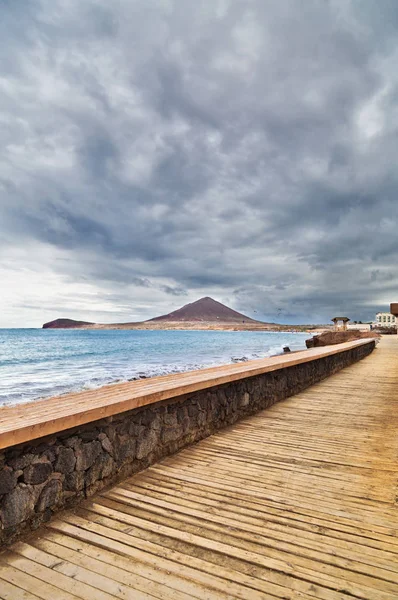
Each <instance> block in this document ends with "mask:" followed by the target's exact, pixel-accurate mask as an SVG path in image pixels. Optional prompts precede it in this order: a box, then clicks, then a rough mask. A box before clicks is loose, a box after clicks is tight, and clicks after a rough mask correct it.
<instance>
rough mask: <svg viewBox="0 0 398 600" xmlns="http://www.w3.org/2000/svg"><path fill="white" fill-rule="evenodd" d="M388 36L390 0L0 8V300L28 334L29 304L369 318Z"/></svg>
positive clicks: (393, 146)
mask: <svg viewBox="0 0 398 600" xmlns="http://www.w3.org/2000/svg"><path fill="white" fill-rule="evenodd" d="M397 27H398V6H397V4H396V2H395V1H393V0H381V2H380V3H377V4H376V3H374V2H372V1H370V0H369V2H368V1H366V0H363V1H361V2H359V1H357V0H352V1H350V0H330V1H325V2H319V1H318V0H316V1H315V0H282V1H278V2H272V1H265V2H264V1H262V0H251V1H247V0H246V1H244V2H243V1H240V0H235V1H234V2H231V1H229V0H218V1H215V2H212V3H209V2H196V1H193V0H192V1H191V0H187V1H186V2H177V1H174V0H154V1H153V2H150V3H148V2H144V1H141V0H135V1H134V2H127V0H126V1H121V2H118V3H117V4H116V5H114V6H113V5H112V4H109V3H106V2H104V1H103V0H90V1H89V2H86V3H83V4H82V3H79V2H75V1H72V2H69V3H65V2H62V1H61V0H52V2H50V1H49V0H41V1H40V2H37V3H34V4H28V5H26V6H25V5H24V7H22V5H21V4H19V3H11V2H5V3H3V6H2V20H1V22H0V34H1V40H2V42H1V43H2V57H1V63H0V92H1V94H0V115H1V116H0V140H1V148H2V153H1V158H0V202H1V204H0V253H1V257H2V260H3V265H7V277H8V278H9V281H10V285H9V290H10V291H9V296H8V297H7V299H6V300H5V301H6V302H7V303H8V304H10V303H11V304H12V303H13V300H12V298H13V296H12V290H13V285H15V301H14V306H15V307H17V306H18V307H19V309H18V310H21V313H24V314H25V315H26V317H24V318H26V320H27V321H29V319H30V320H32V319H33V318H36V315H34V310H33V308H32V306H34V303H32V302H31V301H30V296H31V295H33V296H34V298H35V301H37V302H39V303H40V302H41V300H40V298H42V306H44V305H46V302H47V303H48V304H49V303H50V302H53V305H54V306H56V307H57V310H59V311H62V307H64V310H63V313H65V314H63V315H62V316H68V314H67V313H68V312H69V313H70V314H73V315H76V314H77V313H78V312H79V311H81V313H82V317H84V314H83V313H84V311H85V310H87V312H90V314H93V315H94V316H93V317H92V318H93V319H95V318H96V317H98V320H100V319H101V317H102V318H104V319H105V318H107V315H109V314H116V315H118V318H120V319H125V320H126V315H127V316H129V306H131V307H132V308H131V313H132V318H133V317H134V318H144V317H150V316H153V315H154V314H156V313H157V312H168V311H169V310H171V309H173V308H177V307H178V299H179V296H181V298H184V297H185V296H187V298H186V301H191V300H194V299H196V297H198V296H199V295H213V296H215V297H217V298H218V299H220V300H222V301H225V302H230V303H231V304H233V306H234V307H235V308H238V309H241V310H245V311H247V312H250V314H252V315H255V316H257V317H263V318H268V319H270V320H277V317H279V318H282V319H284V320H285V321H287V320H291V321H294V320H300V321H306V322H309V321H312V320H318V321H326V320H327V319H328V318H329V317H330V316H332V315H331V313H337V312H345V313H349V316H352V318H362V319H365V318H371V317H372V316H373V312H374V311H375V310H376V309H381V308H386V306H387V304H388V302H389V301H390V300H394V293H395V289H396V288H397V284H398V277H397V273H396V270H395V268H394V265H395V262H396V259H397V247H396V231H397V221H398V203H397V202H396V198H397V192H398V181H397V179H398V176H397V174H396V156H397V150H398V142H397V139H398V138H397V128H398V113H397V110H396V106H397V98H398V76H397V74H396V64H397V59H398V42H397V39H398V37H397ZM24 252H25V254H24ZM27 265H30V266H29V269H30V272H31V273H34V274H37V278H36V281H37V283H36V286H37V287H35V284H34V280H35V277H34V276H33V275H32V282H31V283H30V284H29V285H31V286H32V288H31V289H27V288H26V286H27V285H28V283H27V281H25V282H24V285H25V288H26V294H27V298H26V299H22V300H21V297H20V296H21V293H20V291H18V289H19V288H18V285H19V283H18V282H19V281H21V278H23V275H22V270H23V269H25V270H26V269H27V268H28V267H27ZM4 268H6V266H4ZM12 273H14V275H12ZM40 273H41V275H40ZM41 277H42V278H44V279H43V281H44V280H45V281H48V284H47V285H48V286H49V287H51V286H52V285H53V283H52V281H53V278H54V277H56V278H57V286H59V300H58V301H57V302H56V303H55V301H54V300H53V299H52V300H51V299H50V300H48V298H47V299H46V298H44V295H45V294H47V295H48V289H49V287H44V288H43V291H42V292H40V289H39V282H40V278H41ZM43 285H44V284H43ZM82 286H83V287H82ZM84 286H90V287H89V288H87V287H84ZM397 293H398V292H397ZM72 296H73V298H75V299H76V298H77V297H79V298H80V301H79V303H76V302H77V301H76V300H75V303H74V304H73V306H72V304H71V297H72ZM93 297H95V299H96V302H97V304H96V305H95V307H94V305H93ZM173 298H174V300H173ZM171 300H172V301H171ZM184 301H185V300H184ZM46 310H47V309H46ZM255 311H256V312H255ZM37 314H39V312H38V313H37ZM37 318H39V317H37ZM4 324H6V323H4Z"/></svg>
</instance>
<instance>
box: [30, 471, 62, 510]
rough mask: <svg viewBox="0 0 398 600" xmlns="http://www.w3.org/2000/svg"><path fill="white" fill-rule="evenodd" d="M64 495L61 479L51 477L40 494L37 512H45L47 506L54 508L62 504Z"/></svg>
mask: <svg viewBox="0 0 398 600" xmlns="http://www.w3.org/2000/svg"><path fill="white" fill-rule="evenodd" d="M61 496H62V483H61V481H60V480H59V479H51V480H50V481H49V482H48V483H46V485H45V486H44V488H43V489H42V492H41V494H40V497H39V500H38V502H37V505H36V511H37V512H43V511H45V510H46V509H47V508H54V507H56V506H57V505H59V504H60V500H61Z"/></svg>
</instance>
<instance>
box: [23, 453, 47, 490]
mask: <svg viewBox="0 0 398 600" xmlns="http://www.w3.org/2000/svg"><path fill="white" fill-rule="evenodd" d="M52 472H53V468H52V465H51V463H50V461H49V460H47V458H40V459H38V460H36V462H34V463H32V464H31V465H29V466H28V467H26V469H25V470H24V473H23V477H24V482H25V483H31V484H33V485H38V484H39V483H44V482H45V481H47V479H48V478H49V477H50V475H51V473H52Z"/></svg>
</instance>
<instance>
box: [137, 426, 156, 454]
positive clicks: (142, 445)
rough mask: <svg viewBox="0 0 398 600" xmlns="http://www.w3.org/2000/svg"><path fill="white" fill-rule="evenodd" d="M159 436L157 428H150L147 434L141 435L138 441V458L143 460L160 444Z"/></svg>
mask: <svg viewBox="0 0 398 600" xmlns="http://www.w3.org/2000/svg"><path fill="white" fill-rule="evenodd" d="M158 440H159V436H158V435H157V434H156V432H155V430H153V429H150V430H149V431H148V432H147V433H146V435H144V436H143V437H141V438H140V439H139V440H138V441H137V454H136V456H137V458H138V460H142V459H143V458H145V457H146V456H148V454H150V453H151V452H153V451H154V450H155V449H156V447H157V445H158Z"/></svg>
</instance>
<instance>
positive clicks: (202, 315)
mask: <svg viewBox="0 0 398 600" xmlns="http://www.w3.org/2000/svg"><path fill="white" fill-rule="evenodd" d="M150 321H173V322H177V321H206V322H210V323H258V321H255V320H254V319H251V318H250V317H247V316H246V315H243V314H242V313H239V312H237V311H236V310H233V309H232V308H229V307H228V306H225V304H221V302H217V300H213V298H210V297H209V296H206V297H205V298H200V299H199V300H196V302H191V303H190V304H186V305H185V306H183V307H182V308H179V309H178V310H174V311H173V312H171V313H168V314H167V315H161V316H160V317H155V318H154V319H150Z"/></svg>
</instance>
